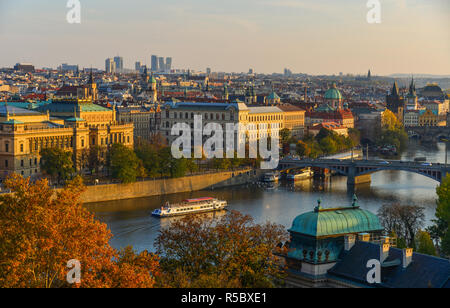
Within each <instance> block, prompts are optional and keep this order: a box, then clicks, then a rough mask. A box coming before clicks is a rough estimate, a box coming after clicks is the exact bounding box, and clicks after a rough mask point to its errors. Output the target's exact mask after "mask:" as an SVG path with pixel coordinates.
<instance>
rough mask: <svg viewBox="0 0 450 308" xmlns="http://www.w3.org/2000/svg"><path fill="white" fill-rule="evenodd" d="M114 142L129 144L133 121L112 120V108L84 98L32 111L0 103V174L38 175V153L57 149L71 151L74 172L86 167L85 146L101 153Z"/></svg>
mask: <svg viewBox="0 0 450 308" xmlns="http://www.w3.org/2000/svg"><path fill="white" fill-rule="evenodd" d="M114 143H122V144H124V145H126V146H129V147H132V146H133V124H121V123H119V122H118V121H117V120H116V110H115V109H112V110H111V109H108V108H104V107H101V106H98V105H95V104H93V103H92V101H91V100H88V99H77V98H67V99H56V100H54V101H53V102H52V103H50V104H46V105H41V106H39V107H38V108H37V109H35V110H29V109H23V108H18V107H14V106H9V105H8V104H5V105H4V106H0V177H1V178H4V177H6V176H7V175H8V174H9V173H11V172H15V173H18V174H22V175H23V176H26V177H29V176H38V175H40V159H41V157H40V153H41V150H42V149H45V148H53V147H57V148H61V149H65V150H67V151H70V152H72V153H73V159H74V165H75V167H76V169H77V170H78V171H82V170H83V169H84V168H85V167H87V157H88V154H89V149H91V148H93V147H95V146H98V147H100V149H102V150H103V151H101V153H102V154H101V155H104V153H105V152H106V151H107V149H108V147H109V146H110V145H112V144H114Z"/></svg>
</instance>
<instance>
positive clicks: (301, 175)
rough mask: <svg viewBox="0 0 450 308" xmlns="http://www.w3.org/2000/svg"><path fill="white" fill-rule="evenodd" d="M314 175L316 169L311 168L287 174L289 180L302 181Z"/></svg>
mask: <svg viewBox="0 0 450 308" xmlns="http://www.w3.org/2000/svg"><path fill="white" fill-rule="evenodd" d="M313 176H314V171H312V170H311V169H310V168H307V169H303V170H302V171H300V172H298V173H290V174H288V175H287V179H288V180H289V181H300V180H307V179H310V178H312V177H313Z"/></svg>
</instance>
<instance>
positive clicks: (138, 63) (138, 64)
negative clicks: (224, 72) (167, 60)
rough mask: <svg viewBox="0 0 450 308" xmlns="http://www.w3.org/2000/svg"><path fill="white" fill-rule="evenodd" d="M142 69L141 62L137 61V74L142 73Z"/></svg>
mask: <svg viewBox="0 0 450 308" xmlns="http://www.w3.org/2000/svg"><path fill="white" fill-rule="evenodd" d="M141 67H142V63H141V61H137V62H136V63H135V64H134V69H135V70H136V71H137V72H140V71H141Z"/></svg>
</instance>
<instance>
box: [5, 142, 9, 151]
mask: <svg viewBox="0 0 450 308" xmlns="http://www.w3.org/2000/svg"><path fill="white" fill-rule="evenodd" d="M5 152H9V143H5Z"/></svg>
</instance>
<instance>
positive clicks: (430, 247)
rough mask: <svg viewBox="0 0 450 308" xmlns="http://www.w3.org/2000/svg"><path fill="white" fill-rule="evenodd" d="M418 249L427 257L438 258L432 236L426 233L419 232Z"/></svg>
mask: <svg viewBox="0 0 450 308" xmlns="http://www.w3.org/2000/svg"><path fill="white" fill-rule="evenodd" d="M415 241H416V249H417V252H419V253H423V254H426V255H431V256H436V255H437V254H436V247H434V244H433V241H432V240H431V237H430V234H429V233H428V232H426V231H422V230H419V232H417V234H416V238H415Z"/></svg>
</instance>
